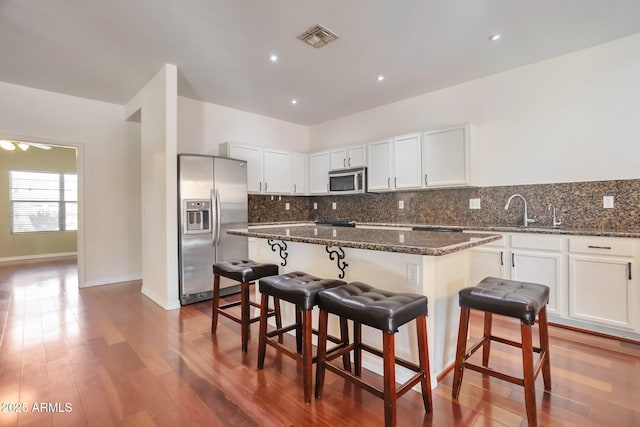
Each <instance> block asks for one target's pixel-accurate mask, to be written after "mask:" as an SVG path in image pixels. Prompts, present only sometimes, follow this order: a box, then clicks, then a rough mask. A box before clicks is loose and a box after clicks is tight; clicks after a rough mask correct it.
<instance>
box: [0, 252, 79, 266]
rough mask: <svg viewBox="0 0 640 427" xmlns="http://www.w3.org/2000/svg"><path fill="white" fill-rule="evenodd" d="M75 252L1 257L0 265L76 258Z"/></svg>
mask: <svg viewBox="0 0 640 427" xmlns="http://www.w3.org/2000/svg"><path fill="white" fill-rule="evenodd" d="M77 256H78V253H77V252H58V253H51V254H37V255H22V256H10V257H2V258H0V263H5V262H17V261H37V260H41V259H42V260H44V259H53V258H69V257H77Z"/></svg>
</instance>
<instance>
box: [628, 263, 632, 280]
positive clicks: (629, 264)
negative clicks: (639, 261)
mask: <svg viewBox="0 0 640 427" xmlns="http://www.w3.org/2000/svg"><path fill="white" fill-rule="evenodd" d="M628 266H629V280H631V263H628Z"/></svg>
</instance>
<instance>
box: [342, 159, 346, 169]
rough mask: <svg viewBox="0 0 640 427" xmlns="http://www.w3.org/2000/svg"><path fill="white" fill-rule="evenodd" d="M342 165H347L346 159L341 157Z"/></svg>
mask: <svg viewBox="0 0 640 427" xmlns="http://www.w3.org/2000/svg"><path fill="white" fill-rule="evenodd" d="M342 167H343V168H346V167H347V159H342Z"/></svg>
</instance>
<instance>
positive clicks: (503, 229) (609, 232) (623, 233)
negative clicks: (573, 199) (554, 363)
mask: <svg viewBox="0 0 640 427" xmlns="http://www.w3.org/2000/svg"><path fill="white" fill-rule="evenodd" d="M283 224H284V223H282V222H279V223H278V222H273V223H259V224H249V225H250V226H268V225H283ZM286 224H292V225H297V224H313V222H312V221H311V222H310V221H295V222H287V223H286ZM356 225H357V226H378V227H406V228H413V227H433V228H434V229H437V228H449V229H456V230H462V231H482V232H494V233H535V234H551V235H568V236H601V237H627V238H640V229H639V228H620V229H611V228H606V229H603V228H563V227H560V228H552V227H551V226H535V225H531V226H529V227H518V226H509V225H492V226H488V225H484V226H481V225H480V226H471V225H442V224H402V223H384V222H375V223H373V222H356Z"/></svg>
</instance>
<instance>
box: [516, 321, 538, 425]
mask: <svg viewBox="0 0 640 427" xmlns="http://www.w3.org/2000/svg"><path fill="white" fill-rule="evenodd" d="M520 330H521V332H522V369H523V372H524V404H525V407H526V410H527V422H528V423H529V427H536V426H537V425H538V423H537V420H536V388H535V386H536V385H535V377H534V374H533V343H532V342H531V325H525V324H522V325H520Z"/></svg>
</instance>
